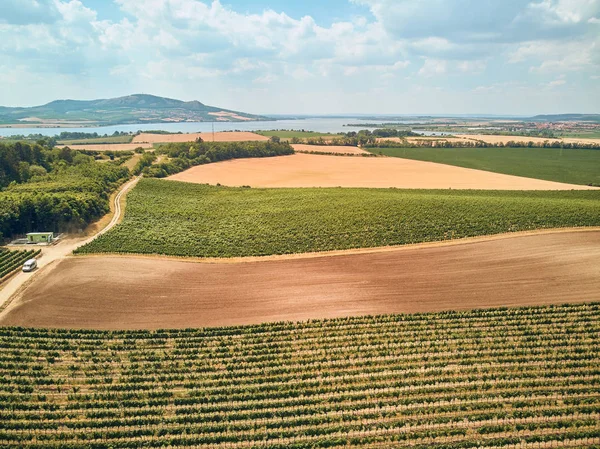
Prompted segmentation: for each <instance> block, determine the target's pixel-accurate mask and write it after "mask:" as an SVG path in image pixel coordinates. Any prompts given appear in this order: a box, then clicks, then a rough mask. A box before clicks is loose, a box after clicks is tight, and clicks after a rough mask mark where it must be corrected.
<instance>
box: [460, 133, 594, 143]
mask: <svg viewBox="0 0 600 449" xmlns="http://www.w3.org/2000/svg"><path fill="white" fill-rule="evenodd" d="M455 137H457V138H459V139H467V140H482V141H484V142H488V143H500V142H502V143H507V142H510V141H513V142H537V143H542V142H546V141H549V142H555V141H558V142H565V143H596V144H600V139H577V138H572V137H565V138H564V139H545V138H542V137H523V136H488V135H486V134H455Z"/></svg>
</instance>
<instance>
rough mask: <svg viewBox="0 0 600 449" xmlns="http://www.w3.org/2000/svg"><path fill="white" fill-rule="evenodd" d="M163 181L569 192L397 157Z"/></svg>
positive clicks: (238, 168)
mask: <svg viewBox="0 0 600 449" xmlns="http://www.w3.org/2000/svg"><path fill="white" fill-rule="evenodd" d="M167 179H173V180H176V181H184V182H194V183H199V184H217V183H220V184H222V185H226V186H244V185H249V186H252V187H379V188H386V187H397V188H403V189H449V188H452V189H490V190H571V189H592V188H593V187H587V186H578V185H571V184H562V183H558V182H551V181H542V180H538V179H530V178H522V177H518V176H510V175H503V174H499V173H492V172H486V171H482V170H473V169H469V168H462V167H454V166H451V165H444V164H436V163H433V162H422V161H415V160H409V159H400V158H375V157H372V158H362V157H348V158H345V157H338V156H323V155H315V154H293V155H290V156H277V157H269V158H258V159H256V158H255V159H236V160H231V161H225V162H218V163H214V164H207V165H198V166H196V167H192V168H190V169H188V170H185V171H183V172H181V173H177V174H175V175H173V176H170V177H168V178H167Z"/></svg>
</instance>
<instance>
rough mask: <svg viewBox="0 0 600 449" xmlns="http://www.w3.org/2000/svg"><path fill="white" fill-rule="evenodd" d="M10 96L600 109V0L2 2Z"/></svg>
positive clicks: (383, 107) (496, 110)
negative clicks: (150, 96) (143, 96)
mask: <svg viewBox="0 0 600 449" xmlns="http://www.w3.org/2000/svg"><path fill="white" fill-rule="evenodd" d="M1 3H2V5H1V8H0V104H1V105H5V106H24V105H36V104H41V103H45V102H48V101H51V100H54V99H57V98H72V99H93V98H109V97H116V96H121V95H128V94H132V93H148V94H154V95H161V96H168V97H173V98H179V99H183V100H199V101H202V102H204V103H207V104H211V105H216V106H220V107H225V108H230V109H237V110H243V111H247V112H255V113H311V114H314V113H323V114H328V113H389V114H427V113H431V114H469V113H486V114H515V115H527V114H537V113H559V112H589V113H593V112H595V113H600V0H533V1H529V0H303V1H295V0H294V1H290V0H248V1H244V0H222V1H212V2H211V1H208V0H1Z"/></svg>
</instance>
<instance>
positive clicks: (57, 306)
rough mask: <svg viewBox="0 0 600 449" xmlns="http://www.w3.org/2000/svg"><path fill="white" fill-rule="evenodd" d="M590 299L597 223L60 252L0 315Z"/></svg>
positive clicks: (214, 321) (599, 242)
mask: <svg viewBox="0 0 600 449" xmlns="http://www.w3.org/2000/svg"><path fill="white" fill-rule="evenodd" d="M598 300H600V231H573V232H564V233H557V234H540V235H530V236H519V237H508V238H502V239H497V240H491V241H480V242H474V243H465V244H458V245H450V246H443V245H442V246H437V247H424V248H399V249H398V250H393V251H387V252H378V253H370V254H357V255H356V254H355V255H342V256H329V257H313V258H307V259H290V260H277V261H266V262H265V261H261V262H245V263H230V264H208V263H193V262H185V261H170V260H160V259H152V258H136V257H104V256H103V257H86V258H80V257H75V258H69V259H65V260H63V261H62V262H60V265H58V266H57V267H56V268H55V269H54V270H52V271H48V272H46V273H45V276H44V277H43V278H41V279H40V280H39V282H36V283H35V284H34V285H32V286H31V287H29V289H28V290H26V291H25V293H24V298H23V299H21V300H19V301H15V302H14V303H13V304H12V306H11V307H10V308H9V309H7V311H6V312H5V314H4V315H3V316H2V317H0V325H19V326H44V327H46V326H48V327H75V328H95V329H139V328H150V329H154V328H180V327H197V326H217V325H237V324H251V323H259V322H265V321H280V320H305V319H310V318H332V317H341V316H349V315H362V314H382V313H398V312H428V311H437V310H448V309H453V310H461V309H470V308H479V307H498V306H518V305H536V304H550V303H555V304H562V303H568V302H580V301H598Z"/></svg>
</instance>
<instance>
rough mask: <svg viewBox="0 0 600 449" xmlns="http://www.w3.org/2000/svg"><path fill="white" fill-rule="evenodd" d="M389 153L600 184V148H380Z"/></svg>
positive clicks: (540, 177) (376, 150)
mask: <svg viewBox="0 0 600 449" xmlns="http://www.w3.org/2000/svg"><path fill="white" fill-rule="evenodd" d="M370 151H372V152H373V153H376V154H379V153H380V152H381V153H382V154H384V155H386V156H392V157H399V158H405V159H413V160H420V161H428V162H438V163H442V164H449V165H454V166H458V167H466V168H474V169H477V170H487V171H491V172H496V173H504V174H508V175H516V176H525V177H528V178H537V179H545V180H548V181H556V182H565V183H570V184H581V185H588V184H594V185H600V170H598V167H600V151H598V150H573V149H571V150H561V149H554V148H381V149H370Z"/></svg>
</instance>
